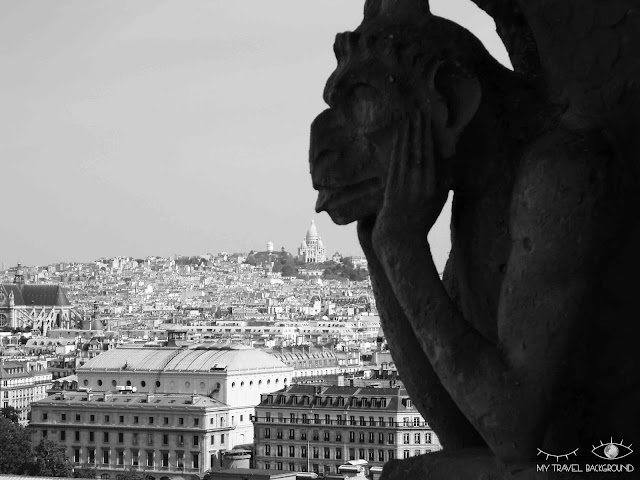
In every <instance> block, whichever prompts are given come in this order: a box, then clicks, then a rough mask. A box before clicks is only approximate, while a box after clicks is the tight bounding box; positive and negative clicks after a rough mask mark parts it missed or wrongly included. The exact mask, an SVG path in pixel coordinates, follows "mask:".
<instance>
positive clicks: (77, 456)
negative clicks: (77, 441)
mask: <svg viewBox="0 0 640 480" xmlns="http://www.w3.org/2000/svg"><path fill="white" fill-rule="evenodd" d="M73 461H74V462H76V463H80V449H79V448H76V449H74V450H73Z"/></svg>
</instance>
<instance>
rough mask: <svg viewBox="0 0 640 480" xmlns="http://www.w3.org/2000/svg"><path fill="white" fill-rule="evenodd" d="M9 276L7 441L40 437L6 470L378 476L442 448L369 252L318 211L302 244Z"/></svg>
mask: <svg viewBox="0 0 640 480" xmlns="http://www.w3.org/2000/svg"><path fill="white" fill-rule="evenodd" d="M0 275H1V276H0V338H1V346H0V359H1V365H0V376H1V379H0V396H1V397H2V402H3V403H2V417H5V418H0V421H2V422H3V427H6V428H4V429H3V431H4V433H3V434H1V435H0V440H1V441H2V442H4V443H5V445H4V446H6V444H8V443H12V444H14V447H15V446H16V445H20V442H19V441H17V440H16V439H19V438H23V441H24V438H26V437H25V435H26V436H27V437H28V441H29V442H30V444H31V447H32V448H33V452H34V453H33V455H31V456H27V457H25V458H24V459H23V460H19V459H18V456H13V457H10V458H9V459H8V460H7V455H11V453H10V452H11V449H10V448H9V449H8V450H6V451H5V454H4V455H5V456H4V457H2V458H0V467H1V468H2V472H3V473H23V474H24V473H31V474H40V475H55V476H82V477H87V478H101V479H102V480H110V479H112V480H133V479H135V478H137V479H140V480H174V479H176V480H177V479H184V478H191V479H193V480H195V479H202V478H207V479H217V478H220V479H222V478H225V479H226V478H229V479H232V478H238V479H240V478H249V476H250V477H251V478H279V479H281V478H282V479H296V478H318V477H323V478H336V479H337V478H352V477H353V478H371V479H376V478H378V477H379V476H380V474H381V472H382V466H383V465H384V463H385V462H387V461H388V460H391V459H394V458H407V457H409V456H415V455H420V454H424V453H429V452H431V451H436V450H439V449H440V448H441V447H440V444H439V442H438V439H437V436H436V435H435V434H434V433H433V431H432V430H431V428H430V426H429V424H428V423H427V422H425V420H424V419H423V418H422V416H421V415H420V413H419V412H418V411H417V409H416V408H415V407H414V406H413V404H412V402H411V399H410V398H409V396H408V394H407V391H406V390H405V388H404V386H403V384H402V381H401V378H399V376H398V374H397V371H396V369H395V366H394V364H393V360H392V359H391V356H390V354H389V351H388V350H387V348H386V344H385V340H384V335H383V333H382V330H381V327H380V320H379V317H378V313H377V310H376V306H375V300H374V297H373V293H372V290H371V283H370V280H369V277H368V273H367V263H366V260H365V259H364V258H363V257H358V256H351V257H347V256H342V255H341V254H340V253H339V252H335V253H334V254H333V255H331V256H329V255H328V253H327V249H326V247H325V245H324V244H323V241H322V239H321V237H320V235H319V233H318V231H317V227H316V225H315V223H314V222H313V221H312V222H311V225H310V226H309V228H308V230H307V232H306V234H305V235H304V236H303V237H302V241H301V243H300V246H299V248H298V249H297V251H296V252H294V253H289V252H287V251H285V249H284V248H281V249H279V250H278V249H274V244H273V243H272V242H271V241H269V242H266V248H265V249H264V250H260V251H258V250H256V251H250V252H245V253H226V252H221V253H217V254H202V255H191V256H181V255H177V254H176V255H173V256H170V257H155V256H154V257H147V258H132V257H115V258H101V259H98V260H96V261H94V262H90V263H57V264H54V265H46V266H34V267H29V266H23V265H19V264H18V265H16V266H13V267H11V268H9V269H7V270H4V271H3V272H2V273H1V274H0ZM9 425H11V428H9ZM20 435H22V437H20ZM23 450H24V448H23ZM7 452H9V453H7ZM44 459H47V460H46V461H45V460H44ZM7 462H8V463H7Z"/></svg>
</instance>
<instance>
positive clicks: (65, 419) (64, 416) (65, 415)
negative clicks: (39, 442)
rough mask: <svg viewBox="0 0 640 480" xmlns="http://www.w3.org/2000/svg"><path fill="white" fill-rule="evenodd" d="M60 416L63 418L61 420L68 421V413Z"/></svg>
mask: <svg viewBox="0 0 640 480" xmlns="http://www.w3.org/2000/svg"><path fill="white" fill-rule="evenodd" d="M60 417H61V418H60V419H61V421H63V422H66V421H67V414H66V413H63V414H62V415H60Z"/></svg>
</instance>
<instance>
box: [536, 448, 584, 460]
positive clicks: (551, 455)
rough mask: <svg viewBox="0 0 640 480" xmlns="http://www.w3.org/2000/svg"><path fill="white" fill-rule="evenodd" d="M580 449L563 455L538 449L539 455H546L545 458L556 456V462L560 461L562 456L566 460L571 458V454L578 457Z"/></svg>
mask: <svg viewBox="0 0 640 480" xmlns="http://www.w3.org/2000/svg"><path fill="white" fill-rule="evenodd" d="M577 451H578V449H577V448H576V449H575V450H574V451H573V452H569V453H565V454H562V455H555V454H553V453H547V452H545V451H544V450H540V449H538V454H537V455H536V456H538V455H545V460H549V458H555V459H556V462H557V461H559V460H560V459H561V458H564V459H565V460H569V456H571V455H575V456H576V457H577V456H578V454H577V453H576V452H577Z"/></svg>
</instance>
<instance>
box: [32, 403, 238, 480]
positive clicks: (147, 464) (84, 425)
mask: <svg viewBox="0 0 640 480" xmlns="http://www.w3.org/2000/svg"><path fill="white" fill-rule="evenodd" d="M239 420H240V419H239ZM30 428H31V429H32V432H33V433H32V439H33V441H34V442H39V441H40V440H41V439H47V440H52V441H54V442H56V443H58V444H61V445H65V446H66V447H67V455H68V456H69V458H70V460H71V461H72V462H74V463H75V464H76V465H77V466H83V465H84V466H91V467H95V468H96V469H97V473H98V475H100V476H101V477H102V480H106V479H108V478H112V479H117V478H118V475H120V474H124V473H126V472H127V471H128V470H130V469H133V470H134V471H144V473H145V475H150V476H151V477H152V478H156V479H160V478H161V477H168V478H174V476H172V475H171V474H176V475H177V474H180V475H184V474H189V473H192V474H199V473H204V472H206V471H207V470H209V469H211V468H214V469H216V468H221V467H222V458H221V453H222V452H223V451H225V450H226V449H227V448H229V443H230V439H231V437H232V434H233V431H234V430H235V428H236V424H234V423H233V420H232V416H231V414H230V409H229V407H228V406H227V405H224V404H223V403H221V402H219V401H217V400H214V399H212V398H210V397H207V396H203V395H180V394H175V395H164V394H162V395H153V394H138V393H133V392H132V390H121V391H120V392H118V393H111V392H102V393H92V392H61V393H57V394H54V395H51V396H49V397H47V398H46V399H44V400H41V401H39V402H36V403H34V404H33V405H32V420H31V424H30Z"/></svg>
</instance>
